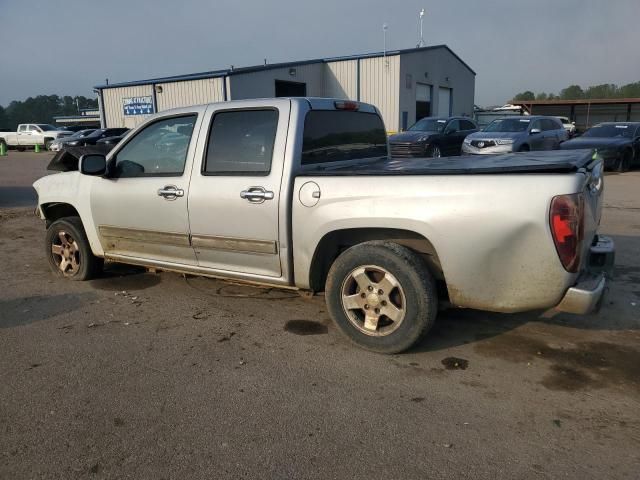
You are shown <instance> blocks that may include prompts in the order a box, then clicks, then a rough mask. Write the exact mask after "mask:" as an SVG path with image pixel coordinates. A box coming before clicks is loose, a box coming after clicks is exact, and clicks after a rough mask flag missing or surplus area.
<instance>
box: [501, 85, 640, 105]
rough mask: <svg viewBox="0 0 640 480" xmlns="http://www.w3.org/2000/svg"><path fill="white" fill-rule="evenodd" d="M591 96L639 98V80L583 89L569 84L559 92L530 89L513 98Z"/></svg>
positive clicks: (578, 98)
mask: <svg viewBox="0 0 640 480" xmlns="http://www.w3.org/2000/svg"><path fill="white" fill-rule="evenodd" d="M592 98H640V82H635V83H628V84H626V85H622V86H620V87H619V86H618V85H615V84H613V83H604V84H602V85H593V86H591V87H587V88H585V89H583V88H582V87H581V86H580V85H569V86H568V87H567V88H563V89H562V90H560V93H559V94H557V95H556V94H554V93H544V92H540V93H534V92H532V91H531V90H526V91H524V92H521V93H518V94H517V95H516V96H515V97H513V99H514V100H518V101H527V100H583V99H584V100H588V99H592Z"/></svg>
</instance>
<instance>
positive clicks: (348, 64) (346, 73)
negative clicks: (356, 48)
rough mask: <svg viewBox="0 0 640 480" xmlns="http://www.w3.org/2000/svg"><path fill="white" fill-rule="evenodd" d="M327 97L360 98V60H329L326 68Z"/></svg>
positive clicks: (325, 85)
mask: <svg viewBox="0 0 640 480" xmlns="http://www.w3.org/2000/svg"><path fill="white" fill-rule="evenodd" d="M323 96H325V97H333V98H345V99H349V100H357V99H358V61H357V60H347V61H340V62H327V63H326V64H325V70H324V95H323Z"/></svg>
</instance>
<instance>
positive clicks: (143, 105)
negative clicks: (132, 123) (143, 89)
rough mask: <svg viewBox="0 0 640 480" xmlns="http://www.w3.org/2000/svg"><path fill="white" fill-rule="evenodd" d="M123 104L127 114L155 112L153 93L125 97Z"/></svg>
mask: <svg viewBox="0 0 640 480" xmlns="http://www.w3.org/2000/svg"><path fill="white" fill-rule="evenodd" d="M122 106H123V108H124V114H125V115H149V114H151V113H153V98H152V97H151V95H149V96H146V97H129V98H123V99H122Z"/></svg>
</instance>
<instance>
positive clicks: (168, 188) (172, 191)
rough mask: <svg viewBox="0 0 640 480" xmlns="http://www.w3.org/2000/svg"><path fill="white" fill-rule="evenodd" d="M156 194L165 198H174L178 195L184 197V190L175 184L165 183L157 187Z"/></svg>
mask: <svg viewBox="0 0 640 480" xmlns="http://www.w3.org/2000/svg"><path fill="white" fill-rule="evenodd" d="M158 196H160V197H164V198H165V200H175V199H176V198H178V197H184V190H183V189H181V188H178V187H176V186H175V185H165V186H164V187H163V188H159V189H158Z"/></svg>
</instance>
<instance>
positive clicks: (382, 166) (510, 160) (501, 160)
mask: <svg viewBox="0 0 640 480" xmlns="http://www.w3.org/2000/svg"><path fill="white" fill-rule="evenodd" d="M592 162H593V152H592V151H591V150H569V151H565V150H553V151H543V152H522V153H509V154H504V155H473V156H472V155H469V156H461V157H443V158H402V159H395V158H381V159H379V160H367V161H360V162H348V163H347V162H343V163H341V164H340V165H333V166H332V165H324V166H313V167H306V168H304V169H303V170H302V171H301V174H302V175H305V174H310V175H314V176H316V175H331V176H336V175H340V176H342V175H472V174H500V173H571V172H576V171H578V170H579V169H581V168H587V167H588V166H589V164H590V163H592Z"/></svg>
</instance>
